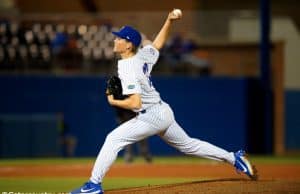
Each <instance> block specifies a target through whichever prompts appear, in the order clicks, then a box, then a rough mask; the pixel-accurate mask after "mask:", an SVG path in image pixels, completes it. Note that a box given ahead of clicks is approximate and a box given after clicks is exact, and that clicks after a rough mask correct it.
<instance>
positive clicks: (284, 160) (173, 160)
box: [0, 155, 300, 166]
mask: <svg viewBox="0 0 300 194" xmlns="http://www.w3.org/2000/svg"><path fill="white" fill-rule="evenodd" d="M250 159H251V161H253V162H254V163H268V164H300V155H297V156H282V157H276V156H271V155H266V156H265V155H250ZM94 161H95V158H33V159H26V158H17V159H0V166H5V165H35V164H39V165H43V164H45V165H49V164H66V165H67V164H78V163H81V164H82V163H91V164H93V163H94ZM123 162H124V161H123V159H122V158H118V159H117V161H116V163H123ZM134 162H135V163H144V160H143V159H142V158H137V159H136V160H135V161H134ZM211 162H213V161H212V160H207V159H203V158H196V157H189V156H172V157H154V163H155V164H199V163H211Z"/></svg>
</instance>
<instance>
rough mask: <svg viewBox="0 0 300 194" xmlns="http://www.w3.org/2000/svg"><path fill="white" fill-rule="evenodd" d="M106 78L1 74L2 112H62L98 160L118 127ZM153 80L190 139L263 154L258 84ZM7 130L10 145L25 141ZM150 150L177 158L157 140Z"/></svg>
mask: <svg viewBox="0 0 300 194" xmlns="http://www.w3.org/2000/svg"><path fill="white" fill-rule="evenodd" d="M105 80H106V78H105V77H98V76H94V77H91V76H88V77H85V76H64V77H57V76H44V75H43V76H4V75H3V76H1V77H0V88H1V90H2V91H1V93H2V94H1V95H0V114H6V115H14V114H17V115H22V114H23V115H26V116H28V115H37V114H53V115H55V114H57V113H61V112H63V113H64V116H65V122H66V124H67V125H68V128H69V130H70V133H72V134H73V135H75V136H76V137H77V141H78V143H77V148H76V152H75V155H76V156H95V155H96V154H97V153H98V151H99V149H100V146H101V145H102V143H103V142H104V140H105V137H106V135H107V134H108V133H109V132H110V131H111V130H112V129H113V128H114V127H116V122H115V115H114V110H113V109H112V108H111V107H110V106H109V105H108V103H107V101H106V96H105V95H104V91H105V85H106V84H105ZM153 80H154V85H156V87H157V89H158V90H159V91H160V92H161V95H162V97H163V100H165V101H166V102H168V103H169V104H170V105H171V106H172V108H173V110H174V112H175V115H176V118H177V121H178V122H179V123H180V124H181V125H182V127H183V128H184V129H186V132H187V133H188V134H190V135H191V136H193V137H197V138H200V139H202V140H205V141H209V142H211V143H213V144H216V145H219V146H221V147H223V148H225V149H228V150H233V151H234V150H237V149H240V148H246V149H248V150H249V149H250V150H251V149H252V148H253V144H255V145H256V147H255V149H252V150H253V151H255V152H257V151H262V150H264V148H263V147H260V146H258V145H260V143H259V141H261V142H264V140H265V139H264V138H268V137H263V136H262V135H260V134H259V133H261V134H263V130H262V129H260V128H259V119H258V118H259V114H257V113H258V112H259V107H260V105H259V104H257V99H258V96H257V94H259V92H258V90H257V86H256V82H255V81H254V80H251V79H247V78H222V77H219V78H210V77H198V78H191V77H154V79H153ZM255 125H256V126H255ZM250 128H251V130H250ZM0 129H1V127H0ZM41 130H43V129H41ZM53 130H56V129H53ZM6 131H7V130H6ZM9 131H10V133H14V136H11V137H13V138H14V139H9V140H6V141H14V142H26V141H21V140H22V139H24V138H26V136H24V135H21V134H19V133H18V131H14V128H12V129H10V130H9ZM0 132H1V131H0ZM2 132H3V129H2ZM257 133H258V134H257ZM47 134H48V133H45V134H44V133H41V132H40V131H39V133H38V135H39V137H40V139H45V140H47V141H48V142H49V138H52V141H57V139H55V138H53V136H47ZM251 134H252V135H251ZM253 134H255V136H254V137H253ZM35 137H36V136H35ZM251 138H253V139H251ZM254 138H255V139H254ZM252 140H253V141H252ZM261 145H262V144H261ZM23 146H24V145H23ZM262 146H263V145H262ZM150 149H151V151H152V153H153V154H154V155H163V154H168V155H170V154H178V152H177V151H176V150H175V149H173V148H170V147H169V146H167V145H166V144H165V143H164V142H163V141H161V140H160V139H159V138H158V137H153V138H151V139H150ZM32 156H37V155H36V154H32Z"/></svg>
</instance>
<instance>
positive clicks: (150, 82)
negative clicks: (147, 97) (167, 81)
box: [143, 63, 152, 88]
mask: <svg viewBox="0 0 300 194" xmlns="http://www.w3.org/2000/svg"><path fill="white" fill-rule="evenodd" d="M143 72H144V74H145V75H146V76H147V78H148V83H149V86H150V88H152V81H151V76H150V74H149V67H148V64H147V63H144V65H143Z"/></svg>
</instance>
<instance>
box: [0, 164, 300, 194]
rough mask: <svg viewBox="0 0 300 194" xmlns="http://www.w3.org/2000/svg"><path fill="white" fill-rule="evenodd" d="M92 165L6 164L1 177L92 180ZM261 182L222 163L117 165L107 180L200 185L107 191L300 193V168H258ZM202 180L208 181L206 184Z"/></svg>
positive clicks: (260, 166) (140, 192)
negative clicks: (185, 180) (155, 180)
mask: <svg viewBox="0 0 300 194" xmlns="http://www.w3.org/2000/svg"><path fill="white" fill-rule="evenodd" d="M91 169H92V164H90V163H89V164H82V165H81V164H68V165H63V164H55V165H51V166H50V165H45V164H41V165H23V166H21V165H11V166H9V165H5V166H0V177H58V176H59V177H74V176H77V177H89V174H90V171H91ZM257 169H258V171H259V175H260V178H259V181H250V180H248V179H247V178H246V177H245V176H242V175H238V174H236V173H235V171H234V170H233V168H232V167H231V166H229V165H227V164H223V163H212V164H170V165H165V164H129V165H127V164H115V165H113V166H112V168H111V170H110V171H109V173H108V174H107V177H165V178H167V177H180V178H197V177H199V180H201V181H197V182H189V183H182V184H173V185H164V186H149V187H141V188H131V189H121V190H111V191H106V192H105V193H107V194H115V193H133V194H144V193H148V194H152V193H207V194H215V193H223V194H224V193H225V194H226V193H228V194H229V193H230V194H232V193H300V165H297V164H293V165H275V164H260V165H257ZM203 179H205V180H204V181H203Z"/></svg>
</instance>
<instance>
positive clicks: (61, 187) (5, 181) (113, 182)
mask: <svg viewBox="0 0 300 194" xmlns="http://www.w3.org/2000/svg"><path fill="white" fill-rule="evenodd" d="M196 180H199V179H186V178H142V179H141V178H106V179H105V181H104V182H103V187H104V188H105V190H112V189H121V188H130V187H141V186H152V185H164V184H174V183H182V182H190V181H196ZM85 181H86V179H85V178H0V191H1V192H69V191H71V190H72V189H75V188H77V187H79V186H81V185H82V184H83V183H84V182H85Z"/></svg>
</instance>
